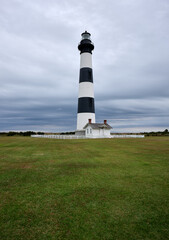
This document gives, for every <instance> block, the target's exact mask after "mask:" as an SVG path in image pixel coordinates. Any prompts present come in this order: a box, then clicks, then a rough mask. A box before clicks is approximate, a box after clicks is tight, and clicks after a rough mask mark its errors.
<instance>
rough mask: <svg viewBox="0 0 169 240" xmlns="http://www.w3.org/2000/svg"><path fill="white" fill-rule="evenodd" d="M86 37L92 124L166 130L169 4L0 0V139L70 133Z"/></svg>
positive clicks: (149, 0) (108, 0)
mask: <svg viewBox="0 0 169 240" xmlns="http://www.w3.org/2000/svg"><path fill="white" fill-rule="evenodd" d="M85 30H87V31H89V32H90V33H91V38H92V41H93V42H94V45H95V49H94V51H93V55H92V57H93V74H94V92H95V109H96V121H97V122H102V121H103V120H104V119H107V120H108V123H109V124H110V125H111V126H112V127H113V132H123V131H126V132H140V131H151V130H165V129H166V128H168V129H169V1H168V0H104V1H96V0H84V1H79V0H48V1H46V0H29V1H25V0H0V131H10V130H15V131H26V130H35V131H47V132H60V131H73V130H75V129H76V115H77V100H78V85H79V83H78V81H79V67H80V54H79V51H78V49H77V45H78V43H79V42H80V40H81V33H82V32H84V31H85Z"/></svg>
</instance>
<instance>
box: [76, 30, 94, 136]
mask: <svg viewBox="0 0 169 240" xmlns="http://www.w3.org/2000/svg"><path fill="white" fill-rule="evenodd" d="M90 35H91V34H90V33H88V32H87V31H85V32H84V33H82V39H81V42H80V43H79V45H78V49H79V51H80V76H79V95H78V111H77V131H78V130H83V127H84V126H85V125H86V123H87V122H88V119H91V121H92V123H95V107H94V90H93V71H92V50H93V49H94V45H93V43H92V41H91V39H90Z"/></svg>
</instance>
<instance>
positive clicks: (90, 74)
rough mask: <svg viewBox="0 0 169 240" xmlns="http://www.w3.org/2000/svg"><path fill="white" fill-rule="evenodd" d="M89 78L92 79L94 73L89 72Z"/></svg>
mask: <svg viewBox="0 0 169 240" xmlns="http://www.w3.org/2000/svg"><path fill="white" fill-rule="evenodd" d="M88 78H89V80H91V79H92V72H91V71H88Z"/></svg>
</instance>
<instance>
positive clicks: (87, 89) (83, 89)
mask: <svg viewBox="0 0 169 240" xmlns="http://www.w3.org/2000/svg"><path fill="white" fill-rule="evenodd" d="M78 97H79V98H80V97H92V98H94V90H93V83H91V82H81V83H79V96H78Z"/></svg>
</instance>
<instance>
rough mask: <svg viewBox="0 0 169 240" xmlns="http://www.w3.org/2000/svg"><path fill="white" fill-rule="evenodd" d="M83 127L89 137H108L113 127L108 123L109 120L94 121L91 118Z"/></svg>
mask: <svg viewBox="0 0 169 240" xmlns="http://www.w3.org/2000/svg"><path fill="white" fill-rule="evenodd" d="M83 129H84V131H85V132H84V133H85V136H86V137H87V138H105V137H107V138H108V137H110V130H111V129H112V127H111V126H110V125H109V124H107V120H104V122H103V123H92V120H91V119H89V122H88V123H87V124H86V125H85V126H84V128H83Z"/></svg>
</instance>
